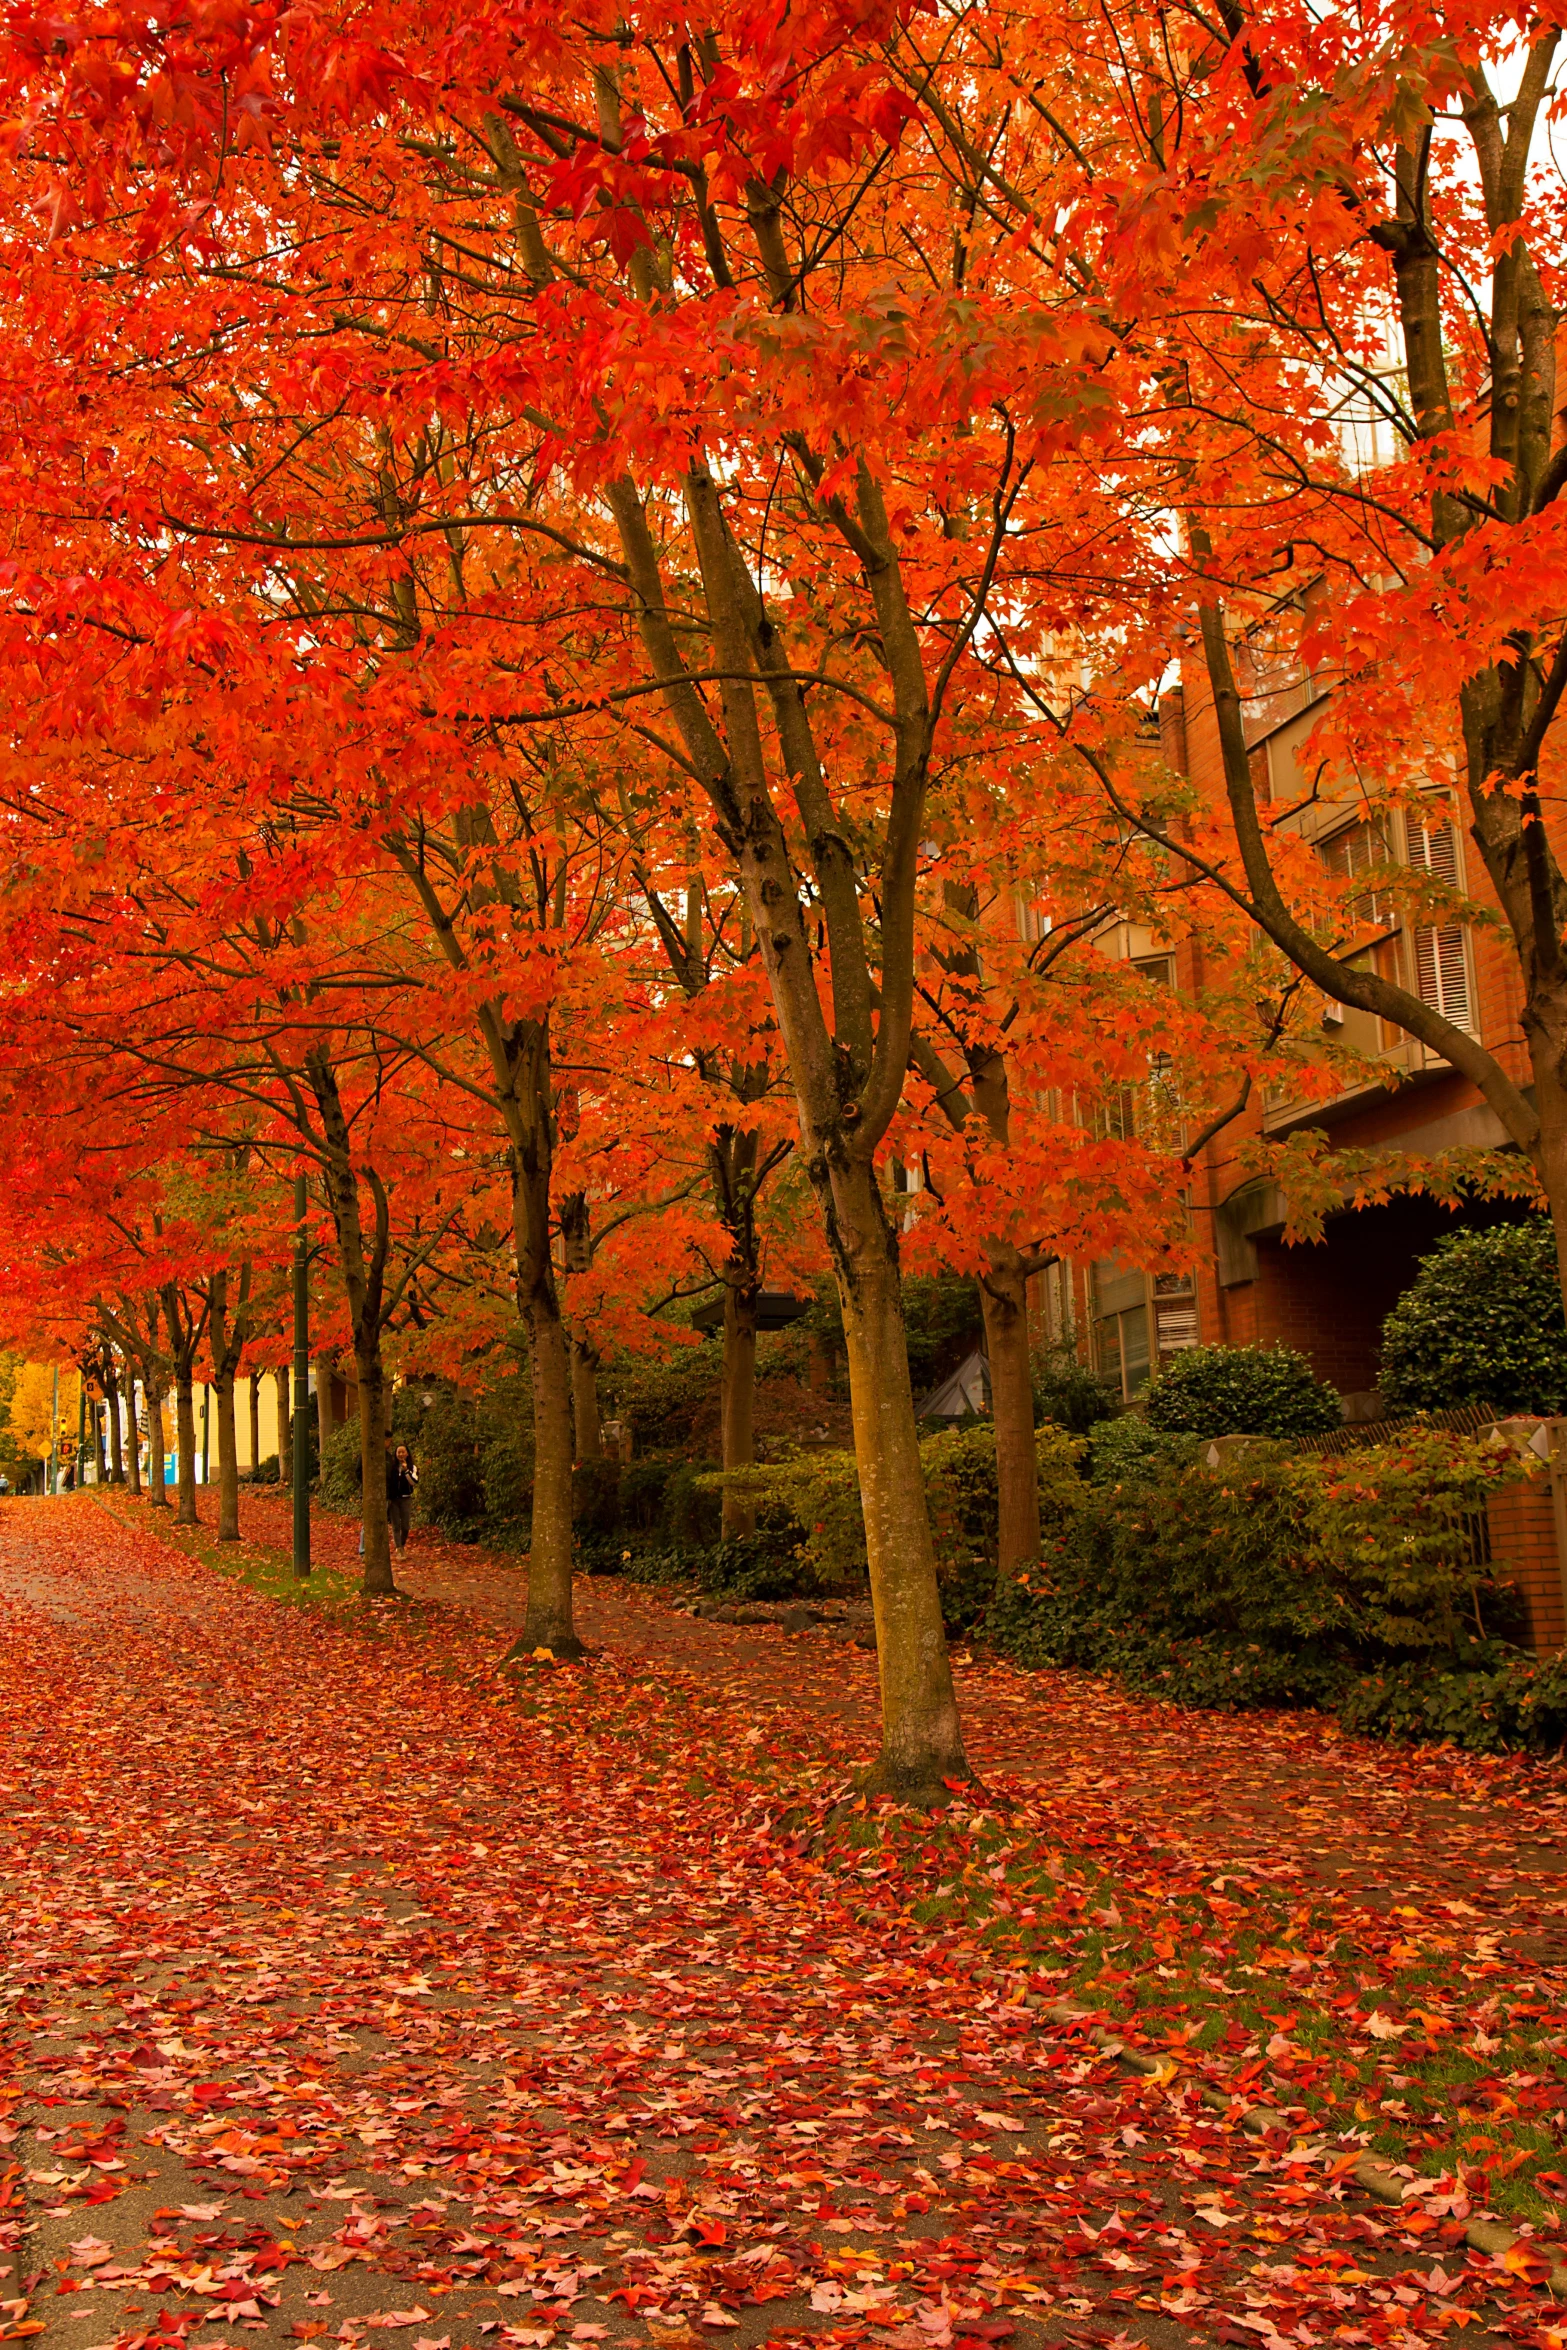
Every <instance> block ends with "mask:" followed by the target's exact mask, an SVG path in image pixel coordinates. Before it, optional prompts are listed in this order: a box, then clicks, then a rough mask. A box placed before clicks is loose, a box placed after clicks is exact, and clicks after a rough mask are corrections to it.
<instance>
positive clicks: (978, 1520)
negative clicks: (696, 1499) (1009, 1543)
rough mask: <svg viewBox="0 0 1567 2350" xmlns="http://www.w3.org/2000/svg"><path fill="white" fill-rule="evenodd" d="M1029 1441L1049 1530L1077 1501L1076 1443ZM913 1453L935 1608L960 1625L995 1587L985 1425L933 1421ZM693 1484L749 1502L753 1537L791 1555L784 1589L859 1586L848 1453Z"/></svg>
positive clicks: (1038, 1437)
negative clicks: (931, 1553) (943, 1425)
mask: <svg viewBox="0 0 1567 2350" xmlns="http://www.w3.org/2000/svg"><path fill="white" fill-rule="evenodd" d="M1034 1441H1035V1451H1036V1457H1037V1459H1038V1463H1039V1481H1040V1507H1041V1518H1042V1521H1043V1524H1044V1526H1045V1528H1046V1529H1047V1530H1050V1531H1054V1530H1055V1529H1056V1528H1057V1527H1058V1526H1059V1525H1061V1524H1063V1523H1064V1522H1065V1521H1066V1519H1067V1517H1068V1516H1069V1515H1070V1514H1071V1512H1072V1511H1073V1510H1074V1509H1075V1508H1076V1506H1077V1498H1078V1496H1079V1494H1080V1491H1081V1479H1080V1476H1079V1474H1078V1466H1077V1464H1078V1461H1079V1458H1080V1456H1081V1454H1082V1450H1083V1447H1082V1444H1081V1442H1080V1441H1079V1440H1078V1439H1077V1438H1075V1437H1071V1436H1068V1435H1067V1434H1066V1433H1065V1431H1064V1430H1063V1429H1060V1428H1053V1427H1044V1428H1040V1429H1037V1430H1036V1431H1035V1439H1034ZM920 1461H921V1465H922V1467H923V1469H924V1473H925V1498H926V1505H927V1507H928V1508H929V1511H930V1516H931V1531H932V1534H933V1536H934V1538H935V1544H936V1563H937V1570H938V1573H939V1575H940V1579H941V1593H942V1606H943V1611H944V1613H945V1615H946V1619H947V1623H948V1625H949V1627H950V1628H952V1629H960V1628H962V1627H964V1626H966V1625H968V1624H971V1623H973V1622H974V1621H975V1620H976V1618H977V1617H979V1616H980V1615H982V1614H983V1613H984V1611H985V1608H986V1607H987V1606H988V1605H989V1602H990V1599H991V1595H992V1593H993V1591H994V1589H995V1581H996V1515H997V1494H996V1439H995V1431H994V1429H993V1428H992V1426H991V1424H990V1423H989V1421H985V1420H981V1421H976V1422H972V1423H970V1424H969V1425H967V1426H965V1427H962V1428H951V1429H942V1430H940V1431H939V1432H938V1433H937V1434H936V1435H934V1436H927V1437H926V1438H925V1439H924V1441H923V1442H922V1443H921V1445H920ZM696 1484H697V1486H698V1487H699V1488H700V1489H704V1490H706V1491H707V1492H709V1493H711V1494H712V1496H713V1497H714V1499H715V1501H716V1500H717V1498H718V1496H720V1495H721V1494H722V1492H723V1489H724V1487H725V1486H726V1485H729V1486H732V1487H733V1488H734V1489H735V1490H737V1491H738V1492H739V1493H741V1494H742V1495H743V1496H744V1498H745V1499H746V1501H747V1502H749V1503H750V1504H751V1505H752V1507H754V1508H755V1510H756V1511H757V1515H758V1527H759V1531H758V1536H757V1539H758V1540H759V1541H762V1542H764V1543H767V1544H770V1545H771V1549H772V1552H773V1554H774V1555H775V1556H777V1557H778V1558H779V1559H780V1560H783V1559H788V1558H792V1560H793V1562H794V1581H793V1586H792V1588H793V1590H794V1591H796V1592H798V1593H800V1594H802V1595H809V1594H825V1595H829V1596H831V1595H838V1596H846V1595H847V1596H852V1595H853V1594H855V1593H857V1592H860V1591H863V1590H864V1589H865V1587H866V1584H867V1580H868V1569H867V1564H866V1556H865V1521H864V1518H863V1517H862V1515H861V1511H860V1481H859V1473H858V1470H857V1468H856V1465H855V1459H854V1455H853V1454H852V1453H849V1452H826V1451H823V1452H801V1453H796V1454H794V1455H792V1456H790V1457H789V1458H787V1459H785V1460H781V1461H773V1462H767V1463H758V1464H757V1465H756V1467H754V1468H750V1469H736V1470H730V1471H729V1472H727V1474H726V1473H725V1472H724V1471H723V1470H722V1469H715V1470H711V1471H709V1472H707V1473H706V1474H705V1475H702V1476H699V1477H698V1478H697V1479H696ZM779 1596H780V1597H782V1596H786V1594H785V1593H782V1592H781V1593H780V1594H779Z"/></svg>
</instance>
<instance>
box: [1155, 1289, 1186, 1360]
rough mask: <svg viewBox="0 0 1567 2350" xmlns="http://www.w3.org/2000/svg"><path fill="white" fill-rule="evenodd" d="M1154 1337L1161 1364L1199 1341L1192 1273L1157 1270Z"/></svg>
mask: <svg viewBox="0 0 1567 2350" xmlns="http://www.w3.org/2000/svg"><path fill="white" fill-rule="evenodd" d="M1153 1294H1154V1337H1155V1340H1156V1342H1157V1345H1158V1352H1159V1361H1160V1363H1161V1364H1163V1363H1166V1362H1168V1361H1169V1359H1170V1357H1171V1355H1178V1354H1184V1353H1185V1352H1186V1349H1187V1348H1188V1347H1189V1346H1195V1345H1196V1344H1197V1288H1196V1283H1195V1282H1194V1280H1193V1278H1192V1276H1191V1274H1190V1273H1156V1274H1155V1275H1154V1284H1153Z"/></svg>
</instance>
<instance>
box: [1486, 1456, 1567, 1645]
mask: <svg viewBox="0 0 1567 2350" xmlns="http://www.w3.org/2000/svg"><path fill="white" fill-rule="evenodd" d="M1554 1485H1555V1480H1554V1479H1553V1478H1550V1477H1531V1478H1530V1479H1529V1480H1528V1482H1527V1483H1526V1484H1518V1485H1507V1486H1504V1487H1503V1488H1502V1491H1501V1492H1500V1493H1498V1494H1495V1495H1493V1497H1492V1500H1491V1505H1490V1509H1489V1511H1488V1513H1487V1514H1488V1516H1489V1518H1490V1522H1491V1560H1492V1564H1493V1566H1494V1567H1495V1569H1496V1570H1497V1572H1498V1573H1501V1574H1504V1575H1505V1576H1506V1578H1507V1580H1508V1581H1509V1582H1511V1583H1513V1584H1515V1585H1516V1586H1517V1588H1518V1591H1519V1594H1520V1596H1521V1597H1522V1600H1523V1603H1524V1607H1525V1609H1526V1611H1527V1614H1528V1633H1527V1638H1528V1642H1529V1645H1530V1647H1532V1648H1533V1649H1534V1650H1535V1651H1536V1652H1537V1653H1539V1654H1545V1653H1547V1652H1550V1651H1553V1650H1555V1649H1558V1648H1560V1647H1561V1646H1562V1645H1563V1643H1564V1642H1567V1609H1564V1604H1563V1594H1562V1565H1561V1558H1560V1555H1559V1553H1558V1550H1557V1542H1556V1522H1557V1514H1558V1507H1559V1504H1558V1501H1557V1497H1556V1493H1555V1491H1554Z"/></svg>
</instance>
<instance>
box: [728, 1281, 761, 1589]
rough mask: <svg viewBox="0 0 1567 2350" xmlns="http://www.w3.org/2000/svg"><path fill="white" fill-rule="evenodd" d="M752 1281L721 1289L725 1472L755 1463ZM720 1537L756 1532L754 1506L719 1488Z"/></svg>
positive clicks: (754, 1297) (755, 1289)
mask: <svg viewBox="0 0 1567 2350" xmlns="http://www.w3.org/2000/svg"><path fill="white" fill-rule="evenodd" d="M757 1295H758V1284H757V1283H756V1281H755V1280H754V1279H749V1280H741V1281H730V1282H729V1283H727V1284H726V1286H725V1289H724V1369H723V1431H724V1433H723V1448H724V1467H725V1468H726V1469H748V1468H749V1467H750V1466H751V1464H752V1462H753V1461H754V1460H755V1459H756V1300H757ZM722 1532H723V1537H724V1540H725V1541H726V1542H732V1541H735V1540H737V1539H739V1538H740V1537H741V1536H743V1535H746V1534H754V1533H755V1532H756V1509H755V1505H754V1504H753V1503H751V1502H748V1501H747V1500H745V1498H744V1497H743V1495H741V1494H738V1493H732V1492H731V1491H730V1489H729V1487H728V1486H727V1485H726V1486H725V1487H724V1514H723V1526H722Z"/></svg>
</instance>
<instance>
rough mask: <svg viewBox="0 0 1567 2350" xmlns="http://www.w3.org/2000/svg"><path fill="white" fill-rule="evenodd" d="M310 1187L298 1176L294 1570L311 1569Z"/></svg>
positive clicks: (295, 1189)
mask: <svg viewBox="0 0 1567 2350" xmlns="http://www.w3.org/2000/svg"><path fill="white" fill-rule="evenodd" d="M308 1208H309V1189H308V1186H307V1183H306V1179H305V1177H304V1176H303V1175H296V1176H295V1177H294V1413H293V1418H294V1432H293V1442H294V1572H295V1574H296V1575H308V1574H309V1572H310V1433H309V1416H310V1245H309V1242H308V1241H307V1239H306V1237H305V1216H306V1214H307V1212H308Z"/></svg>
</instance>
